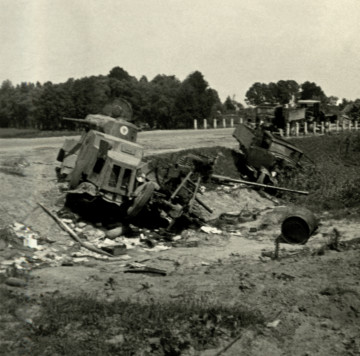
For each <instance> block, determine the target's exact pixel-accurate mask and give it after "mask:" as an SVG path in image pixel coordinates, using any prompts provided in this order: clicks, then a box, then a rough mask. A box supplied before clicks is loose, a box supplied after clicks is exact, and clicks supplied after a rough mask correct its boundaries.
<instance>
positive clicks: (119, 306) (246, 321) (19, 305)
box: [0, 288, 264, 356]
mask: <svg viewBox="0 0 360 356" xmlns="http://www.w3.org/2000/svg"><path fill="white" fill-rule="evenodd" d="M0 297H1V301H2V302H1V305H0V314H1V315H2V316H3V319H4V318H5V319H6V320H7V321H11V322H10V323H8V325H10V326H11V327H8V328H4V329H3V331H2V332H0V333H1V334H2V338H3V340H12V341H11V342H9V343H7V344H5V345H4V344H2V345H0V346H1V347H2V349H3V351H4V352H5V353H1V354H6V355H13V354H14V355H15V354H20V353H21V354H28V355H30V354H31V355H115V354H116V355H140V354H141V355H150V354H152V355H153V354H155V355H174V356H176V355H182V354H183V352H184V351H185V350H189V349H193V350H204V349H206V348H212V347H216V346H217V345H218V342H219V339H220V338H224V335H228V336H229V337H234V336H237V335H238V334H239V332H240V331H241V330H242V329H244V328H247V327H250V326H253V325H258V324H261V323H263V322H264V318H263V317H262V315H261V314H260V313H258V312H254V311H250V310H248V309H247V308H245V307H243V306H240V305H232V306H231V307H227V306H223V305H221V304H220V305H219V304H218V303H212V302H211V301H208V300H203V299H195V298H194V299H193V300H182V301H179V300H178V301H177V302H176V303H171V302H168V301H164V302H161V301H149V302H148V303H144V302H138V301H134V300H133V301H123V300H115V301H112V302H106V301H98V300H96V298H95V297H94V296H90V295H81V296H78V297H76V296H74V297H65V296H53V295H49V296H44V297H43V298H42V300H41V302H40V304H39V301H38V300H37V301H36V300H33V299H31V298H27V297H26V296H20V295H14V294H13V293H11V292H10V291H8V290H5V289H2V288H1V289H0ZM34 307H35V308H36V309H37V313H36V316H35V317H33V318H32V319H30V318H26V320H25V323H24V320H21V319H23V318H21V316H20V315H21V310H31V309H34ZM19 316H20V320H19ZM14 336H15V337H14ZM13 352H15V353H13ZM17 352H20V353H17Z"/></svg>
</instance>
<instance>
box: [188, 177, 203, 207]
mask: <svg viewBox="0 0 360 356" xmlns="http://www.w3.org/2000/svg"><path fill="white" fill-rule="evenodd" d="M189 182H191V180H189ZM200 182H201V177H198V179H197V182H196V184H195V189H194V192H193V195H192V197H191V199H190V202H189V211H190V212H191V211H192V207H193V205H194V202H195V198H196V194H197V192H198V190H199V187H200Z"/></svg>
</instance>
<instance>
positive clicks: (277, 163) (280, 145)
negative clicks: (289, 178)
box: [233, 124, 303, 184]
mask: <svg viewBox="0 0 360 356" xmlns="http://www.w3.org/2000/svg"><path fill="white" fill-rule="evenodd" d="M233 137H234V138H235V139H236V140H237V141H238V142H239V144H240V145H239V146H240V147H239V148H240V152H241V153H242V155H243V156H244V157H245V162H246V168H247V173H248V174H247V175H248V176H249V178H250V179H251V180H254V181H256V182H258V183H273V184H275V180H276V178H275V177H276V176H277V175H278V174H281V173H283V172H285V171H291V170H293V169H294V168H295V167H298V166H299V165H300V161H301V159H302V157H303V152H302V151H301V150H300V149H298V148H297V147H295V146H294V145H292V144H290V143H289V142H288V141H286V140H284V139H282V138H281V137H279V136H275V135H274V134H272V133H271V132H270V131H268V130H262V129H259V130H253V129H251V128H250V127H248V126H246V125H244V124H239V125H238V126H237V127H236V128H235V130H234V132H233Z"/></svg>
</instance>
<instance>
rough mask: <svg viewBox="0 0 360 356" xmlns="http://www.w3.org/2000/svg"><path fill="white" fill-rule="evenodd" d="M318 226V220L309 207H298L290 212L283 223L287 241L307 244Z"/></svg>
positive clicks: (282, 231) (283, 232) (282, 228)
mask: <svg viewBox="0 0 360 356" xmlns="http://www.w3.org/2000/svg"><path fill="white" fill-rule="evenodd" d="M317 227H318V220H317V219H316V217H315V215H314V214H313V213H312V212H311V211H310V210H308V209H305V208H296V209H292V211H291V212H289V213H288V214H287V215H286V217H285V219H284V220H283V222H282V225H281V233H282V237H283V239H284V240H285V242H288V243H292V244H305V243H306V242H307V241H308V240H309V238H310V236H311V235H312V234H313V233H314V232H315V230H316V229H317Z"/></svg>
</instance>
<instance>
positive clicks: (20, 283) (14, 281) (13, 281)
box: [5, 277, 27, 287]
mask: <svg viewBox="0 0 360 356" xmlns="http://www.w3.org/2000/svg"><path fill="white" fill-rule="evenodd" d="M5 283H6V284H7V285H8V286H11V287H26V286H27V283H26V282H25V281H24V280H22V279H20V278H15V277H10V278H8V279H7V280H6V281H5Z"/></svg>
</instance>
